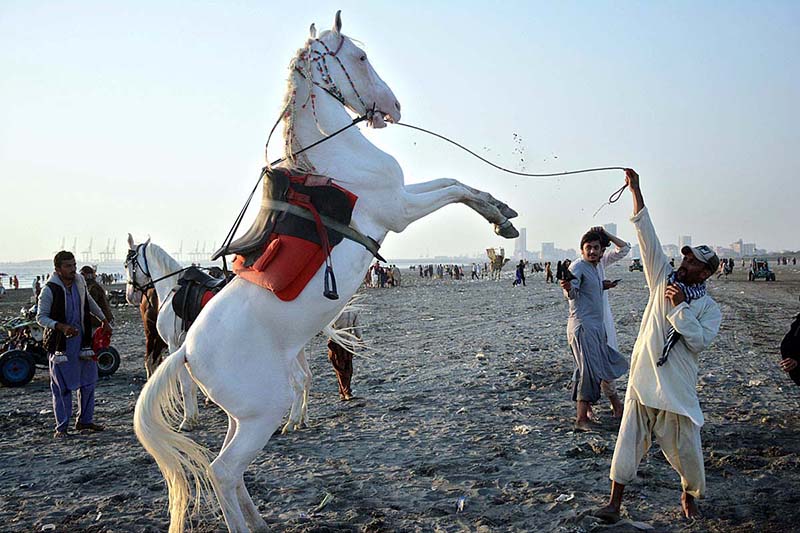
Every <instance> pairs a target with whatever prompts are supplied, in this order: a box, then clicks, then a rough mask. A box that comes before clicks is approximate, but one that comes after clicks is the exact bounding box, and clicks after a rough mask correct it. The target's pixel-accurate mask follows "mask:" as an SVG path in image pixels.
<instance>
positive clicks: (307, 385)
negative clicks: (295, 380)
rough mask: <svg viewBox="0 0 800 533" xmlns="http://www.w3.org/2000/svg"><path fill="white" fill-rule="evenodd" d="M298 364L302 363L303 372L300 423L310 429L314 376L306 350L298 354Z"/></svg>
mask: <svg viewBox="0 0 800 533" xmlns="http://www.w3.org/2000/svg"><path fill="white" fill-rule="evenodd" d="M297 362H298V363H300V368H301V369H302V370H303V405H302V407H301V408H300V423H301V424H302V425H303V426H305V427H308V395H309V393H310V392H311V379H312V378H313V375H312V374H311V369H310V368H309V367H308V361H307V360H306V350H305V348H303V349H302V350H300V353H299V354H297Z"/></svg>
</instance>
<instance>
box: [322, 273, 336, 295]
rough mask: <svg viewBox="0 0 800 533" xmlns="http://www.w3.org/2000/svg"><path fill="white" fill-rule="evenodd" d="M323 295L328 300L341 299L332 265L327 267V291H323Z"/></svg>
mask: <svg viewBox="0 0 800 533" xmlns="http://www.w3.org/2000/svg"><path fill="white" fill-rule="evenodd" d="M329 280H330V281H329ZM322 295H323V296H325V298H327V299H328V300H338V299H339V293H338V292H337V290H336V276H334V275H333V268H331V266H330V265H327V266H326V267H325V290H323V291H322Z"/></svg>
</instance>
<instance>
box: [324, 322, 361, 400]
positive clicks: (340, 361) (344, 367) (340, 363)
mask: <svg viewBox="0 0 800 533" xmlns="http://www.w3.org/2000/svg"><path fill="white" fill-rule="evenodd" d="M333 327H334V329H336V330H343V331H344V332H345V334H344V335H345V337H347V336H352V337H354V338H355V339H358V340H359V341H360V340H361V326H360V325H359V323H358V314H357V313H356V311H355V310H347V311H344V312H342V314H340V315H339V317H338V318H337V319H336V320H335V321H334V323H333ZM328 359H329V360H330V362H331V365H333V370H334V371H335V372H336V380H337V382H338V383H339V399H340V400H342V401H343V402H346V401H350V400H352V399H353V391H352V389H351V388H350V383H351V380H352V379H353V352H352V351H351V350H350V349H349V348H347V347H345V346H342V345H341V344H339V343H337V342H336V341H335V340H333V339H328Z"/></svg>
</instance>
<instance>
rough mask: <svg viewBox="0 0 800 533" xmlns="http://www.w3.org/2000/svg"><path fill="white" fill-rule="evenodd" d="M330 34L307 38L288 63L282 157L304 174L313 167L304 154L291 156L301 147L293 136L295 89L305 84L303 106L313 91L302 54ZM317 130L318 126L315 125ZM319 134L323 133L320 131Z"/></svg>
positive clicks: (311, 170) (283, 116)
mask: <svg viewBox="0 0 800 533" xmlns="http://www.w3.org/2000/svg"><path fill="white" fill-rule="evenodd" d="M330 33H331V30H325V31H323V32H322V33H320V34H319V36H318V37H316V38H309V39H308V40H307V41H306V43H305V45H303V47H302V48H298V49H297V52H295V54H294V57H293V58H292V60H291V61H290V62H289V77H288V78H287V80H286V93H285V94H284V96H283V107H282V109H283V111H282V113H283V115H282V121H283V156H284V157H285V158H286V160H287V161H288V162H289V164H290V165H291V166H292V168H296V169H298V170H301V171H305V172H313V171H314V170H315V169H314V165H312V164H311V161H309V159H308V157H307V156H306V155H305V154H300V155H299V156H297V157H295V156H293V155H292V154H293V153H294V152H296V151H298V150H301V149H302V148H303V147H302V146H300V144H299V143H298V142H297V138H296V137H295V135H294V124H295V120H296V116H295V115H296V112H297V105H298V102H297V100H296V97H297V88H298V85H299V84H300V83H305V85H306V88H307V94H308V96H307V97H306V100H305V101H303V102H300V103H299V104H300V105H301V106H302V105H305V104H307V103H308V101H309V100H310V97H311V96H310V95H311V91H312V89H313V83H312V81H311V80H312V76H313V71H312V64H311V62H309V61H306V60H304V59H303V57H302V56H303V54H304V52H308V51H309V50H310V49H311V45H312V44H313V43H314V41H316V40H320V41H322V40H324V39H325V37H326V36H327V35H329V34H330ZM342 37H344V38H345V39H348V40H351V39H350V38H349V37H347V36H344V35H342ZM297 69H299V70H301V71H302V72H303V76H301V75H300V74H299V73H298V72H297ZM317 128H319V125H317ZM320 133H323V134H324V133H325V132H323V131H321V130H320ZM267 160H269V156H267Z"/></svg>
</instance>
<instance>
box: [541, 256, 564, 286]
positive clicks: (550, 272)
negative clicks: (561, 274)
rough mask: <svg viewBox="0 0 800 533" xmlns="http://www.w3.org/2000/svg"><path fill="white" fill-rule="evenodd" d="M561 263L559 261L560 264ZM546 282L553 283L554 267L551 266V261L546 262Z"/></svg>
mask: <svg viewBox="0 0 800 533" xmlns="http://www.w3.org/2000/svg"><path fill="white" fill-rule="evenodd" d="M560 265H561V263H560V262H559V266H560ZM544 276H545V277H544V282H545V283H553V269H552V268H551V266H550V261H548V262H546V263H545V264H544Z"/></svg>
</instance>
